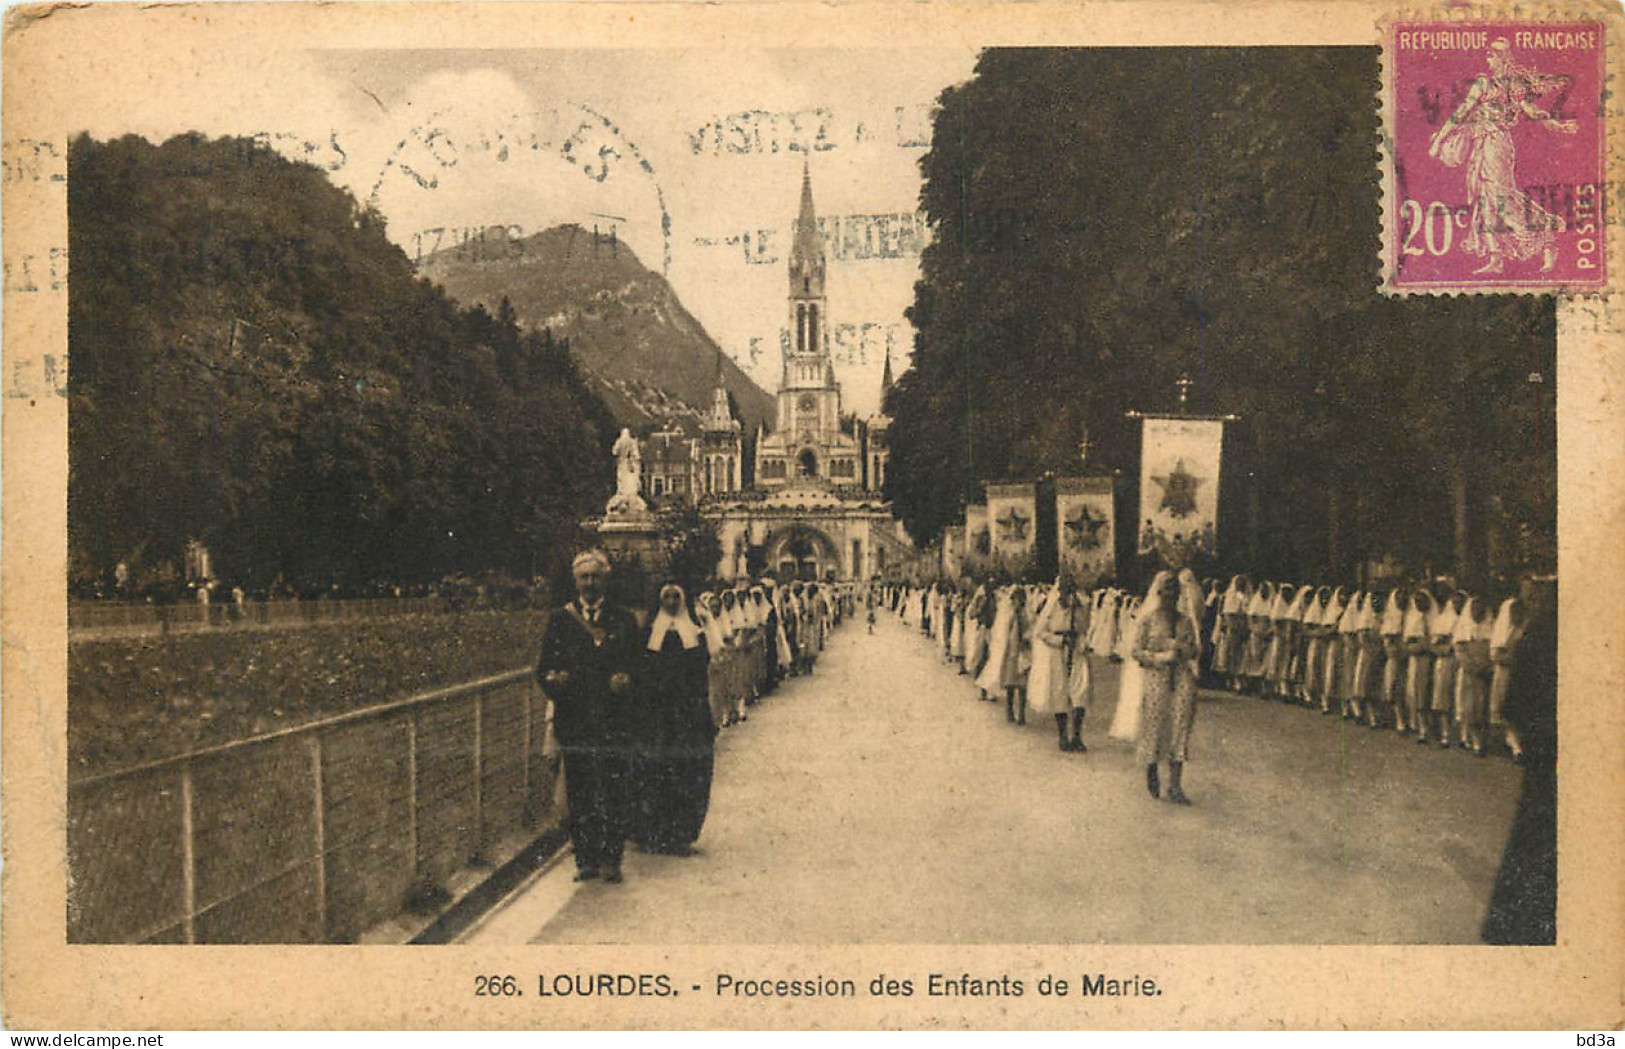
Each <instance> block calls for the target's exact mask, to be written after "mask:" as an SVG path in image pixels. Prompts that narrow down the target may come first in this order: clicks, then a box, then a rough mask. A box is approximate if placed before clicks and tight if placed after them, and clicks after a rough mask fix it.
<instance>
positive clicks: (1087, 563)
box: [1055, 477, 1117, 589]
mask: <svg viewBox="0 0 1625 1049" xmlns="http://www.w3.org/2000/svg"><path fill="white" fill-rule="evenodd" d="M1112 516H1113V515H1112V479H1111V478H1110V477H1057V478H1056V479H1055V549H1056V550H1058V551H1059V552H1060V561H1061V566H1062V567H1063V568H1065V569H1067V570H1068V571H1070V572H1071V573H1072V578H1073V579H1075V580H1077V582H1078V585H1079V586H1080V587H1083V588H1085V589H1092V588H1093V587H1094V585H1095V583H1096V582H1098V581H1099V580H1101V579H1103V578H1105V577H1106V576H1110V575H1114V574H1116V572H1117V555H1116V548H1117V536H1116V529H1115V528H1114V527H1113V524H1112Z"/></svg>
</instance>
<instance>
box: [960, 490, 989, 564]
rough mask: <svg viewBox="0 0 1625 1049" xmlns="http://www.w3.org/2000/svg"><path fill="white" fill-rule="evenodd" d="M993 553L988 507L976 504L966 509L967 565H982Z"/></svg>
mask: <svg viewBox="0 0 1625 1049" xmlns="http://www.w3.org/2000/svg"><path fill="white" fill-rule="evenodd" d="M992 553H993V537H992V536H991V535H989V534H988V530H987V506H986V504H984V503H976V504H974V505H972V506H967V507H965V563H966V564H968V565H982V564H986V563H987V559H988V557H990V556H991V555H992Z"/></svg>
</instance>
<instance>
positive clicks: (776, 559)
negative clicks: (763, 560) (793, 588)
mask: <svg viewBox="0 0 1625 1049" xmlns="http://www.w3.org/2000/svg"><path fill="white" fill-rule="evenodd" d="M764 545H765V546H766V547H767V567H768V569H769V570H771V571H773V572H775V573H776V574H777V575H778V576H779V578H780V579H807V580H823V579H825V578H826V577H827V576H828V575H829V574H830V573H831V572H833V573H834V574H835V575H837V576H839V575H840V574H841V557H840V553H839V548H838V547H837V546H836V545H835V543H834V541H832V540H831V539H830V538H829V536H827V535H825V534H824V533H823V532H821V531H819V530H818V529H816V528H813V527H812V526H810V525H804V524H795V525H790V526H789V527H787V528H782V529H780V530H779V531H777V532H774V533H773V534H772V535H770V536H768V538H767V542H766V544H764Z"/></svg>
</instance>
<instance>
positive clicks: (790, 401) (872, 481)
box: [697, 169, 911, 580]
mask: <svg viewBox="0 0 1625 1049" xmlns="http://www.w3.org/2000/svg"><path fill="white" fill-rule="evenodd" d="M825 264H826V258H825V251H824V241H823V236H822V234H821V232H820V231H819V228H818V216H817V212H816V211H815V209H814V207H813V194H812V179H811V175H810V173H809V172H808V171H806V170H805V169H804V170H803V173H802V180H801V206H800V210H799V212H798V213H797V215H796V219H795V226H794V231H793V238H792V246H791V252H790V260H789V274H788V276H789V287H788V296H787V305H788V318H787V319H788V323H789V330H790V339H789V344H788V347H787V349H786V351H785V354H784V361H783V371H782V373H781V376H780V379H779V391H778V404H777V411H776V413H775V415H774V421H773V428H772V429H771V430H769V429H767V428H766V427H765V426H763V427H761V428H759V429H758V431H757V433H756V434H755V439H754V441H751V442H750V445H751V447H750V449H749V452H748V454H749V457H750V464H749V465H750V470H749V475H750V476H749V483H748V484H747V483H746V470H745V469H744V467H745V465H746V457H747V450H746V447H745V446H746V441H745V435H744V434H743V433H741V427H740V424H739V421H738V420H737V419H735V418H734V417H733V415H732V413H731V411H730V409H729V406H728V397H727V393H726V391H725V390H723V389H722V388H721V386H720V384H719V386H718V388H717V391H716V395H715V398H714V400H713V402H712V406H711V410H710V411H709V413H708V414H707V415H706V417H705V419H704V421H703V423H702V427H701V429H702V436H701V440H700V442H699V449H698V456H699V463H698V464H697V466H698V473H699V475H700V476H699V485H698V488H699V490H700V491H701V492H702V493H703V498H702V500H701V511H702V513H703V514H704V515H705V516H706V517H707V518H708V519H710V520H712V521H714V522H715V523H716V525H717V532H718V536H719V538H720V539H721V541H722V549H723V556H722V564H721V565H720V566H719V571H718V574H719V575H720V576H721V577H722V578H725V579H731V578H736V577H738V576H741V575H747V574H759V573H761V572H764V571H765V572H772V573H774V574H776V575H778V576H779V577H780V578H781V579H787V578H798V579H842V580H845V579H868V578H871V577H873V576H875V575H877V574H879V573H880V572H882V571H884V570H885V568H886V566H887V565H889V564H896V563H899V562H900V561H902V560H904V559H905V558H907V557H908V556H909V554H910V552H911V547H910V545H909V542H908V540H907V538H906V537H905V535H904V533H903V529H902V526H901V524H900V523H899V522H898V521H897V520H896V519H895V518H893V516H892V513H891V507H890V506H889V505H888V504H887V503H886V502H885V500H884V498H883V497H882V496H881V489H882V487H883V486H884V484H885V480H886V460H887V449H886V434H887V429H888V427H889V426H890V420H889V419H888V418H887V417H886V416H885V415H884V413H883V409H882V410H881V411H877V412H876V414H874V415H871V416H869V417H868V418H866V419H857V418H854V417H852V416H847V415H845V414H844V413H843V412H842V411H841V386H840V383H839V382H838V381H837V380H836V378H835V363H834V360H833V359H832V358H831V356H830V330H831V326H830V324H829V319H828V317H829V314H828V310H827V301H826V298H825V282H824V275H825ZM891 382H892V371H891V358H890V357H889V356H888V357H887V359H886V365H885V372H884V374H883V376H882V378H881V383H882V390H881V398H882V399H881V403H882V405H884V403H885V392H886V390H887V389H889V388H890V386H891Z"/></svg>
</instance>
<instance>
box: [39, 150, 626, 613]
mask: <svg viewBox="0 0 1625 1049" xmlns="http://www.w3.org/2000/svg"><path fill="white" fill-rule="evenodd" d="M68 216H69V250H70V256H71V257H72V258H73V263H72V266H73V270H72V282H71V285H70V299H69V333H68V338H69V348H70V353H71V355H72V358H73V369H72V372H71V375H70V378H69V389H68V394H69V471H70V472H69V493H68V504H69V512H68V518H69V521H68V529H69V547H70V552H71V558H72V561H73V563H74V564H75V565H76V566H78V567H77V570H79V571H83V572H88V573H91V574H96V573H100V572H105V571H108V570H110V569H111V567H112V566H113V565H114V564H116V563H118V562H121V561H122V562H126V563H128V564H130V565H131V566H132V567H134V568H135V569H136V570H137V572H138V573H142V572H145V573H147V574H148V575H149V576H150V575H154V574H157V573H158V572H159V570H160V568H161V566H162V565H163V564H165V563H166V562H167V563H171V564H173V563H175V562H177V561H178V559H179V556H180V551H181V550H182V549H183V547H184V545H185V543H186V542H187V540H189V539H194V538H195V539H201V540H203V541H204V542H205V543H206V544H207V545H208V546H209V547H210V549H211V550H212V551H213V552H214V555H215V558H214V559H215V562H216V564H217V565H218V566H219V568H220V570H221V571H222V572H223V573H224V574H225V575H226V577H227V578H228V579H229V580H230V581H232V582H234V583H241V584H243V585H245V586H246V587H248V588H249V589H256V588H265V587H268V586H269V585H270V584H271V583H272V582H273V581H274V580H277V579H279V578H280V579H282V580H283V581H284V582H286V583H288V584H290V585H293V586H295V587H296V588H298V589H321V590H326V589H327V588H328V587H330V586H331V585H333V584H335V583H336V584H339V585H340V586H341V588H348V589H363V588H367V587H369V586H371V585H376V584H379V583H411V582H427V581H433V580H437V579H439V578H441V577H443V576H445V575H448V574H452V573H464V574H467V575H470V576H477V575H482V574H488V573H493V572H494V573H500V574H504V575H508V576H511V577H514V578H528V577H532V576H536V575H539V574H541V575H545V574H546V569H547V565H546V564H544V563H543V562H549V561H552V560H557V559H558V558H560V557H567V553H568V551H567V550H563V551H561V548H565V547H568V545H569V544H570V543H572V542H573V541H574V539H575V535H576V529H577V522H578V521H579V520H580V518H581V517H582V516H583V515H584V514H586V513H588V512H590V511H591V510H592V509H594V508H595V507H596V506H598V505H602V499H603V496H604V494H605V491H606V490H607V485H608V478H607V471H606V470H605V469H604V466H603V449H604V448H606V447H607V446H608V443H609V439H610V436H611V435H612V433H613V430H612V428H611V426H610V422H609V414H608V412H607V410H606V409H605V408H604V406H603V405H602V403H600V402H599V401H598V399H597V397H596V396H595V395H594V394H592V393H591V391H590V390H588V388H587V387H586V385H585V383H584V382H583V381H582V377H581V375H580V374H579V372H578V370H577V369H576V367H575V364H574V362H573V360H572V359H571V358H570V355H569V351H568V348H567V347H565V346H563V345H561V344H559V343H558V342H556V341H555V340H554V339H553V338H552V336H551V334H549V333H546V332H542V333H531V334H522V333H521V332H520V331H519V329H518V328H517V326H516V325H515V323H514V316H513V311H512V309H511V307H509V308H502V307H499V309H498V311H497V316H496V317H492V316H491V315H490V314H488V313H487V312H486V311H484V310H483V309H474V310H462V309H460V308H458V307H457V306H456V305H455V304H454V303H453V302H451V301H450V300H449V299H448V298H447V297H446V296H445V295H444V294H443V293H442V292H440V291H439V290H437V289H436V288H434V287H433V286H432V285H430V284H429V283H428V282H426V281H423V280H421V279H419V278H418V277H417V276H416V275H415V273H414V272H413V268H412V265H411V263H410V262H409V261H408V259H407V258H406V255H405V254H404V253H403V252H402V251H401V250H400V249H399V248H397V247H396V246H394V245H393V244H391V243H390V242H389V241H388V239H387V238H386V237H385V231H384V224H383V221H382V219H381V218H380V217H379V216H377V215H376V214H374V213H372V212H370V211H368V210H366V209H364V208H362V207H360V206H359V205H357V203H356V202H355V200H354V199H353V198H352V197H351V196H350V195H349V194H348V193H345V192H344V191H342V190H340V189H338V188H337V187H335V186H333V185H332V184H331V183H329V182H328V181H327V179H326V176H325V175H324V173H323V172H321V171H320V170H318V169H317V168H315V167H312V166H310V165H307V164H300V163H295V162H292V161H289V160H286V159H284V158H282V157H280V156H279V155H277V154H276V153H274V152H273V151H271V150H270V149H268V148H266V147H264V146H262V145H260V144H258V143H255V142H253V141H252V140H248V139H234V138H221V139H213V140H211V139H208V138H205V137H204V136H201V135H195V134H194V135H183V136H178V137H176V138H172V139H170V140H168V141H167V142H164V143H163V144H162V145H153V144H152V143H149V142H147V141H145V140H143V139H140V138H137V137H134V136H127V137H125V138H121V139H117V140H115V141H111V142H105V143H103V142H96V141H94V140H92V139H90V138H89V137H86V136H80V137H79V138H77V139H75V140H74V141H73V143H72V144H71V146H70V150H69V180H68Z"/></svg>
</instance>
